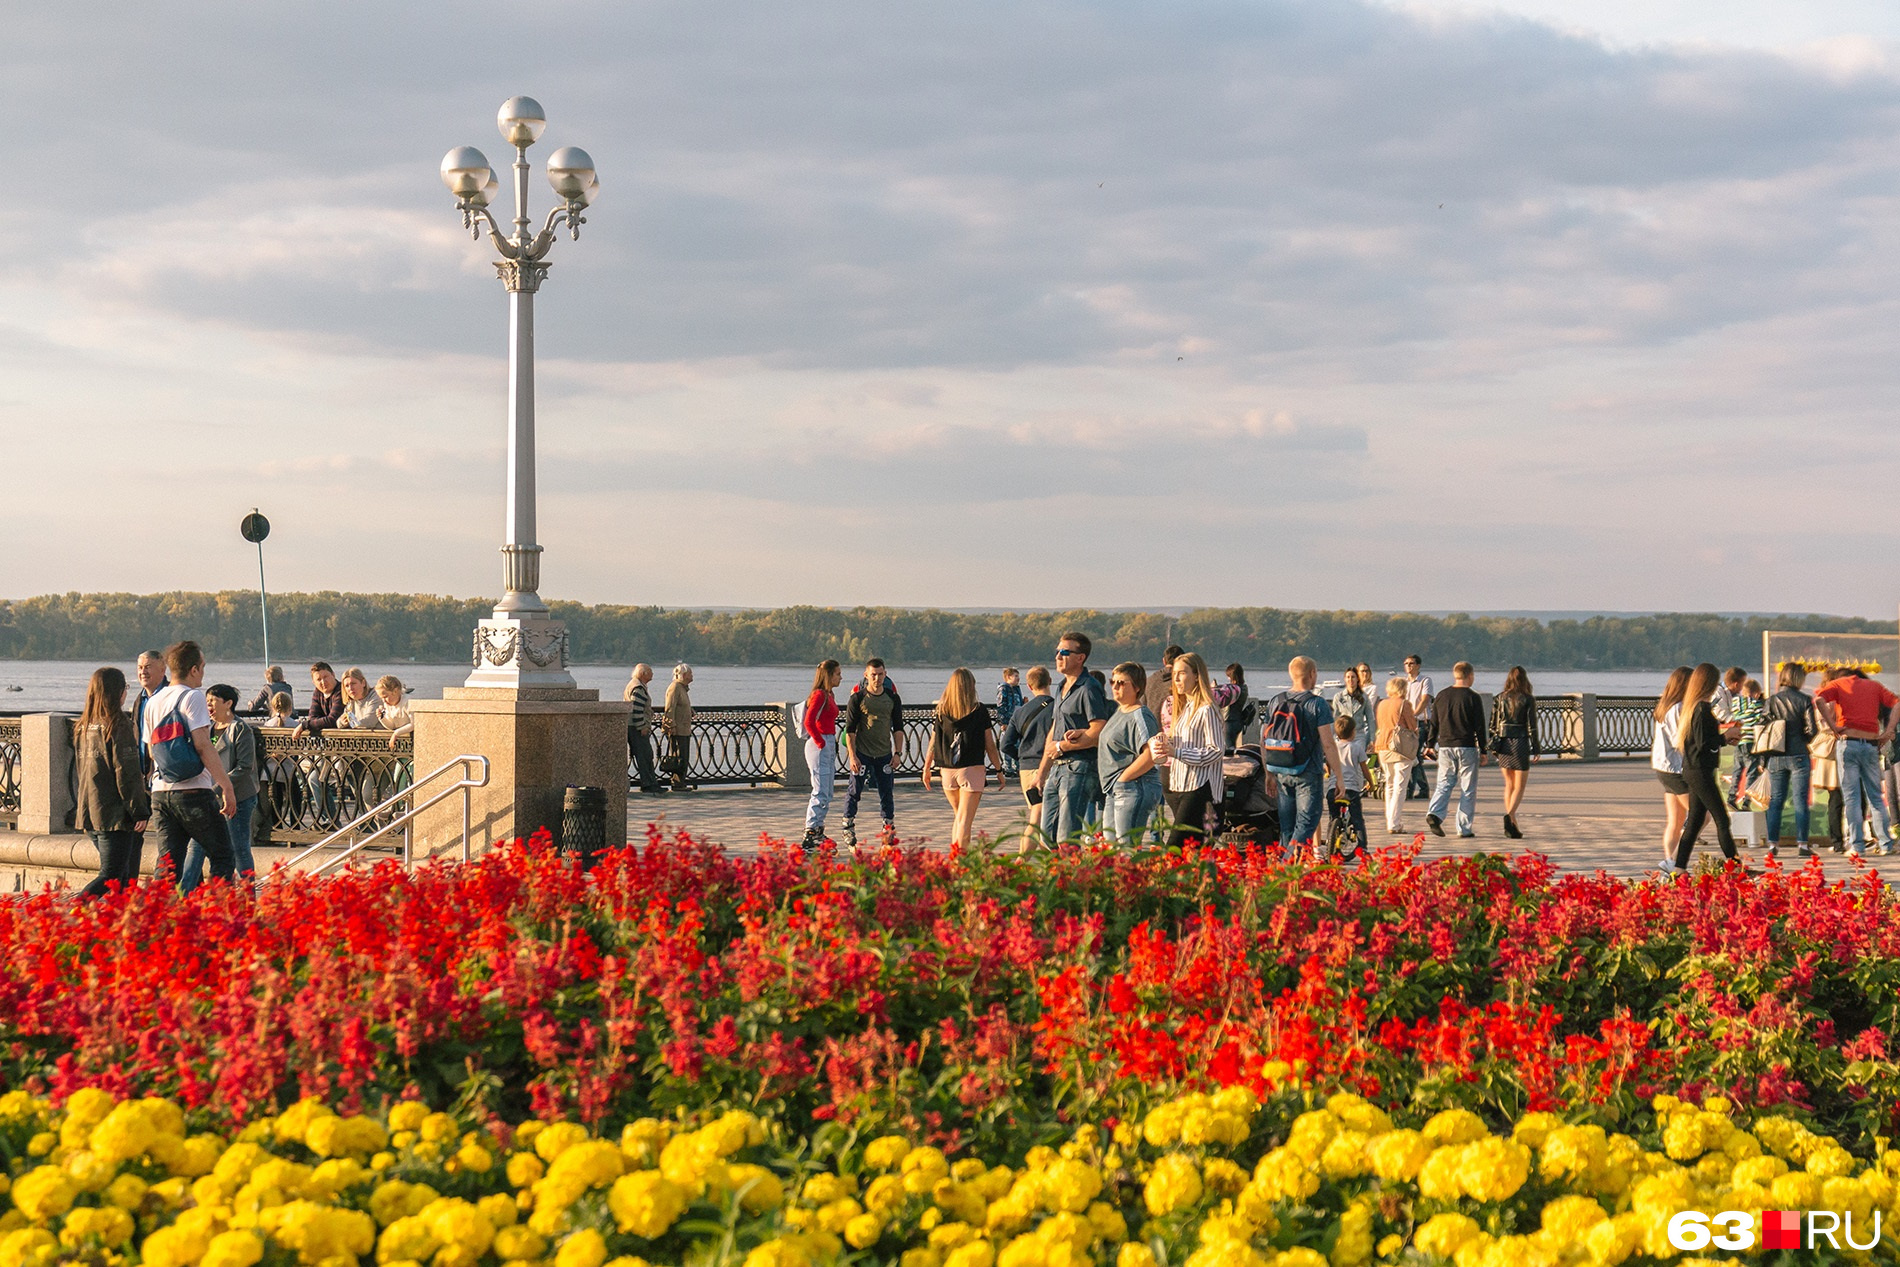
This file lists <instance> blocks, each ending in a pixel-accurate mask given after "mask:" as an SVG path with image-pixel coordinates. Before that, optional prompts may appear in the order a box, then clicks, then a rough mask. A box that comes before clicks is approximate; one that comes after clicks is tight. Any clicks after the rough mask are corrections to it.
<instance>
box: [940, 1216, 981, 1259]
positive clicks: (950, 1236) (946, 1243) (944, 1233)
mask: <svg viewBox="0 0 1900 1267" xmlns="http://www.w3.org/2000/svg"><path fill="white" fill-rule="evenodd" d="M928 1239H929V1241H930V1247H931V1248H932V1249H935V1250H940V1251H942V1252H944V1253H949V1252H950V1251H951V1250H953V1249H956V1248H957V1247H958V1246H960V1245H968V1244H969V1243H970V1242H971V1241H973V1240H975V1239H976V1229H975V1228H973V1227H971V1226H970V1225H969V1224H968V1223H945V1224H942V1225H941V1226H938V1227H933V1228H931V1229H930V1232H929V1236H928Z"/></svg>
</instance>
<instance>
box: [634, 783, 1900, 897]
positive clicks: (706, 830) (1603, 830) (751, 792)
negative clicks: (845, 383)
mask: <svg viewBox="0 0 1900 1267" xmlns="http://www.w3.org/2000/svg"><path fill="white" fill-rule="evenodd" d="M1503 795H1504V784H1503V780H1502V779H1501V778H1500V777H1499V775H1498V772H1497V771H1496V770H1495V769H1493V768H1491V767H1488V766H1487V767H1486V768H1485V769H1484V770H1483V771H1482V772H1481V773H1480V775H1479V778H1478V821H1477V823H1476V826H1475V831H1476V833H1477V835H1476V838H1475V839H1472V840H1458V839H1456V838H1455V837H1453V836H1450V835H1449V833H1451V832H1452V831H1453V830H1454V828H1453V827H1452V826H1451V824H1449V823H1447V825H1446V831H1447V833H1448V836H1447V838H1446V839H1444V840H1439V839H1437V838H1436V837H1433V836H1430V835H1427V836H1426V837H1425V841H1426V850H1425V852H1426V855H1427V856H1432V855H1438V854H1451V853H1465V852H1473V851H1474V850H1485V851H1489V852H1499V853H1502V852H1511V851H1515V850H1525V849H1527V850H1534V851H1536V852H1538V853H1543V854H1548V855H1549V856H1550V857H1551V858H1552V859H1554V860H1555V861H1556V863H1557V864H1558V865H1559V866H1560V867H1563V868H1564V869H1566V870H1572V871H1584V872H1589V871H1596V870H1599V869H1600V870H1603V871H1607V872H1609V873H1611V874H1612V875H1624V876H1633V875H1640V874H1643V873H1645V872H1647V871H1650V870H1653V869H1654V868H1655V866H1656V864H1657V862H1658V861H1659V860H1660V858H1661V856H1662V791H1661V789H1660V788H1659V787H1658V786H1657V784H1656V778H1655V775H1654V774H1653V773H1651V771H1650V769H1649V763H1648V762H1647V761H1598V762H1590V763H1585V762H1581V761H1564V762H1555V761H1552V762H1540V763H1539V764H1537V765H1535V766H1533V767H1532V769H1531V778H1530V790H1529V791H1528V792H1527V793H1526V795H1525V798H1524V804H1523V806H1522V808H1521V809H1520V811H1519V813H1518V826H1519V827H1521V828H1522V829H1523V831H1524V839H1523V840H1521V841H1514V840H1511V839H1509V838H1508V837H1506V836H1505V834H1504V825H1503V822H1502V821H1501V817H1500V816H1501V814H1502V813H1503V810H1502V808H1501V801H1502V797H1503ZM805 802H806V795H805V794H804V793H802V792H801V793H793V792H779V791H763V790H755V789H749V788H748V789H734V790H730V791H725V790H708V791H700V792H685V793H679V792H675V793H671V794H668V795H665V796H641V795H639V794H638V793H635V794H634V795H633V796H632V797H630V798H629V800H628V804H627V828H628V835H629V836H630V837H631V838H634V839H639V838H642V837H644V836H645V835H646V832H647V824H648V823H649V822H650V821H653V822H657V823H659V825H660V826H661V827H662V829H663V830H665V831H668V832H671V831H676V830H678V829H680V828H685V829H687V830H688V831H691V832H692V833H694V834H695V835H703V836H705V837H707V838H709V839H711V840H713V841H715V842H716V843H718V844H721V845H724V846H726V847H727V848H728V849H732V850H738V851H747V850H753V849H757V848H758V847H759V840H760V837H761V835H769V836H772V837H776V838H779V839H787V840H796V839H798V837H799V836H800V835H802V834H803V831H804V814H805ZM871 804H872V805H873V806H875V801H873V802H871ZM1366 809H1367V813H1366V819H1367V827H1368V828H1369V829H1370V830H1371V833H1372V841H1373V843H1374V844H1375V845H1377V844H1383V843H1389V842H1392V841H1397V840H1401V839H1406V838H1408V837H1409V835H1410V833H1413V832H1423V831H1424V830H1425V802H1424V801H1422V800H1421V801H1408V802H1406V807H1405V818H1404V820H1403V821H1404V825H1405V827H1406V829H1407V836H1406V837H1398V836H1388V835H1386V834H1385V826H1384V818H1383V817H1382V813H1383V807H1382V806H1380V805H1378V804H1374V803H1369V804H1368V805H1367V807H1366ZM843 811H844V792H843V790H842V786H841V787H840V790H839V793H838V796H837V798H836V799H835V800H834V801H833V802H832V806H831V815H830V817H829V818H828V819H827V828H828V830H829V831H830V833H831V834H832V835H833V836H834V837H836V836H838V835H839V834H841V833H842V831H843V827H842V823H843V818H844V813H843ZM867 818H868V824H867ZM1022 825H1023V802H1022V797H1021V796H1020V795H1019V794H1018V793H1016V792H1015V791H1013V790H1012V791H1008V792H1004V791H1000V790H998V789H997V788H996V787H995V786H994V785H992V786H991V788H990V790H989V791H988V792H987V793H985V795H984V797H983V805H982V808H981V809H980V810H979V811H978V814H977V830H978V832H979V833H982V834H986V835H988V836H989V837H990V838H991V839H992V840H994V841H998V842H1001V843H1002V844H1003V845H1004V846H1005V847H1007V848H1011V849H1013V848H1015V846H1016V841H1017V840H1018V839H1019V837H1020V835H1021V833H1022ZM867 826H868V827H869V828H870V829H871V830H872V831H875V829H876V826H877V817H876V812H875V809H874V808H873V811H872V813H871V814H869V815H868V816H867V815H866V814H864V813H863V812H862V807H861V808H860V813H859V817H858V829H859V832H860V833H864V832H865V831H866V828H867ZM897 826H898V832H899V835H900V836H901V837H902V838H903V839H904V840H905V841H906V842H911V843H923V844H926V845H932V846H940V845H942V844H944V843H945V842H946V841H947V840H948V838H949V832H950V807H949V805H948V803H946V802H945V800H944V799H943V795H942V793H941V792H934V791H933V792H929V793H926V792H924V790H923V789H922V788H921V787H919V786H918V785H917V784H915V783H910V784H901V783H900V784H899V785H898V790H897ZM1741 839H1742V838H1741V834H1740V832H1739V831H1738V833H1737V840H1738V842H1740V841H1741ZM1703 841H1704V843H1703V844H1702V845H1700V846H1698V856H1704V855H1706V856H1709V857H1714V858H1719V857H1721V853H1720V851H1719V850H1717V848H1716V846H1715V833H1714V831H1713V830H1712V829H1709V828H1705V829H1704V830H1703ZM1743 854H1744V856H1745V857H1746V858H1747V859H1748V860H1749V862H1750V865H1755V866H1759V865H1760V863H1761V861H1762V850H1761V847H1760V846H1759V845H1757V846H1756V847H1754V848H1752V849H1750V848H1749V847H1748V846H1747V845H1746V844H1744V845H1743ZM1818 856H1819V857H1820V858H1821V860H1822V863H1823V866H1824V867H1825V868H1826V870H1827V872H1828V874H1829V875H1830V876H1832V877H1836V878H1845V877H1847V876H1849V875H1852V874H1853V873H1854V866H1855V864H1854V863H1853V861H1852V860H1851V859H1849V858H1847V857H1846V856H1845V855H1842V854H1836V853H1833V852H1831V851H1828V850H1826V849H1825V848H1824V849H1823V850H1822V852H1821V853H1820V854H1819V855H1818ZM1782 862H1783V863H1784V865H1788V866H1793V865H1796V864H1795V860H1794V847H1793V842H1792V841H1786V840H1784V842H1783V849H1782ZM1691 865H1693V864H1691ZM1865 865H1867V866H1871V867H1875V868H1878V869H1880V870H1881V871H1882V872H1883V873H1884V874H1885V875H1886V877H1887V878H1888V879H1889V880H1891V881H1900V856H1895V857H1891V858H1879V857H1872V856H1870V857H1869V858H1868V859H1867V862H1866V864H1865Z"/></svg>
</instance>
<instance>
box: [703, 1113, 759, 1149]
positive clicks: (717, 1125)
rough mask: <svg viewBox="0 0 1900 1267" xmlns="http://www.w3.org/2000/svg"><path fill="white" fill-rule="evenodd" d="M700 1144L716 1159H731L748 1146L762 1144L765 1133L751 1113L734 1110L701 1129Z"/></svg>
mask: <svg viewBox="0 0 1900 1267" xmlns="http://www.w3.org/2000/svg"><path fill="white" fill-rule="evenodd" d="M697 1134H698V1135H699V1137H700V1142H701V1143H702V1144H703V1145H704V1146H705V1148H706V1149H707V1150H708V1151H709V1152H710V1153H711V1154H712V1156H714V1157H730V1156H732V1155H733V1154H734V1153H736V1152H738V1151H739V1150H740V1149H741V1148H744V1147H745V1146H746V1145H747V1144H756V1143H760V1142H761V1141H762V1140H763V1139H764V1131H763V1129H762V1128H761V1127H760V1125H759V1120H758V1119H757V1118H755V1117H753V1116H752V1115H751V1114H750V1113H746V1112H742V1111H740V1110H737V1109H735V1110H733V1111H732V1112H730V1113H727V1114H724V1115H723V1116H721V1117H720V1118H719V1119H718V1120H717V1121H714V1122H708V1123H707V1124H706V1125H705V1126H702V1127H700V1128H699V1130H698V1132H697Z"/></svg>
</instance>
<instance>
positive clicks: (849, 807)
mask: <svg viewBox="0 0 1900 1267" xmlns="http://www.w3.org/2000/svg"><path fill="white" fill-rule="evenodd" d="M858 766H859V769H858V771H857V772H856V773H855V774H853V775H852V776H851V782H850V784H849V785H848V786H847V787H846V789H845V795H844V821H845V824H846V825H847V826H849V825H850V824H851V823H853V822H855V821H856V820H857V817H858V801H859V800H861V799H862V798H863V796H864V785H865V783H866V782H867V781H868V782H870V783H871V784H872V785H873V786H874V787H876V788H877V808H878V812H879V813H880V814H882V815H883V817H884V821H885V822H887V823H888V822H890V821H891V820H892V819H894V818H896V817H897V808H896V805H895V804H894V802H893V792H894V788H895V780H894V779H893V778H892V775H891V757H890V756H889V755H888V754H886V755H885V756H882V757H866V756H862V755H860V756H859V757H858Z"/></svg>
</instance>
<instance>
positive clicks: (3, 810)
mask: <svg viewBox="0 0 1900 1267" xmlns="http://www.w3.org/2000/svg"><path fill="white" fill-rule="evenodd" d="M19 817H20V719H19V718H18V717H0V823H7V824H12V823H15V822H17V821H18V820H19Z"/></svg>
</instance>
